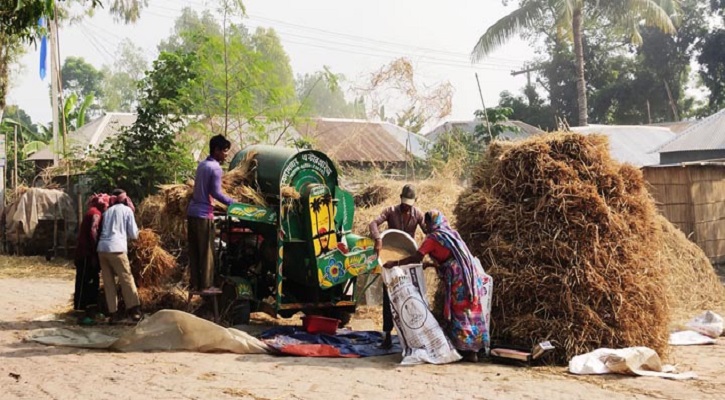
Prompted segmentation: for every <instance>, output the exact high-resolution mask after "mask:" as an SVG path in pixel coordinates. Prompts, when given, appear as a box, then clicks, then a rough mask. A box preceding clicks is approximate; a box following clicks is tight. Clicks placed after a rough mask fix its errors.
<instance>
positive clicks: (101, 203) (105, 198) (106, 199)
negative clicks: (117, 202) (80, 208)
mask: <svg viewBox="0 0 725 400" xmlns="http://www.w3.org/2000/svg"><path fill="white" fill-rule="evenodd" d="M110 202H111V196H109V195H107V194H105V193H95V194H93V195H92V196H91V197H90V198H88V207H94V208H97V209H98V210H100V211H101V212H103V211H106V209H107V208H108V207H109V205H110Z"/></svg>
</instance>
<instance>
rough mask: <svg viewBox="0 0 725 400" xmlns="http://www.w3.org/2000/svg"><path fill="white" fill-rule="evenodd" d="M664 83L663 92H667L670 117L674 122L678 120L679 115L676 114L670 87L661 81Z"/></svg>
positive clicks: (675, 105)
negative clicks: (670, 108)
mask: <svg viewBox="0 0 725 400" xmlns="http://www.w3.org/2000/svg"><path fill="white" fill-rule="evenodd" d="M663 82H664V83H665V90H666V91H667V97H668V98H669V99H670V107H672V116H673V117H674V118H675V122H677V121H679V120H680V115H679V113H678V112H677V103H675V99H674V98H672V91H671V90H670V85H669V84H667V81H663Z"/></svg>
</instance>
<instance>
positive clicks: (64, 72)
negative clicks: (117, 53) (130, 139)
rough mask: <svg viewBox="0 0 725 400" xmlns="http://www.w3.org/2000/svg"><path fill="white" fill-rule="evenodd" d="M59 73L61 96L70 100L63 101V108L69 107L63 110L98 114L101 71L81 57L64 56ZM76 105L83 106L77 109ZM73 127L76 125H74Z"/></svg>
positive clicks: (101, 80)
mask: <svg viewBox="0 0 725 400" xmlns="http://www.w3.org/2000/svg"><path fill="white" fill-rule="evenodd" d="M60 73H61V84H62V86H63V98H64V99H68V100H70V101H68V102H66V103H65V106H64V108H67V107H71V108H70V110H64V111H63V112H65V114H70V113H75V114H79V113H80V114H82V115H84V116H85V114H86V113H87V114H88V115H89V116H92V115H97V114H99V113H100V109H101V106H100V103H101V99H103V90H102V82H103V73H102V72H101V71H99V70H97V69H96V67H94V66H93V65H91V64H89V63H88V62H86V61H85V60H84V59H83V58H82V57H68V58H66V59H65V61H64V62H63V66H62V67H61V70H60ZM79 99H81V102H80V103H78V100H79ZM96 100H98V101H96ZM87 101H90V104H87ZM76 106H78V107H80V106H84V108H83V110H78V109H76ZM82 119H85V118H82ZM73 128H74V129H75V128H77V127H76V126H74V127H73Z"/></svg>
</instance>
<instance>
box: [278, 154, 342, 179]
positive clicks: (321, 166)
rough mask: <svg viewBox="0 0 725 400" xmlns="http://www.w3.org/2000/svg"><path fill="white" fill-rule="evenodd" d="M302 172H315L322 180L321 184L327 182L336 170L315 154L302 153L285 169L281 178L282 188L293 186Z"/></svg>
mask: <svg viewBox="0 0 725 400" xmlns="http://www.w3.org/2000/svg"><path fill="white" fill-rule="evenodd" d="M302 170H310V171H314V172H315V173H317V174H318V175H319V177H320V178H322V179H321V180H320V181H319V182H327V181H328V180H329V178H330V176H331V175H332V174H333V172H334V169H333V167H332V166H331V165H330V162H329V161H328V160H325V159H324V158H320V157H319V156H318V155H317V154H314V153H302V154H299V155H297V156H296V157H294V158H293V159H292V160H290V161H289V162H288V163H287V165H286V166H285V167H284V169H283V170H282V173H281V177H280V186H285V185H288V186H291V185H290V182H291V181H292V178H293V177H294V176H295V175H297V173H298V172H300V171H302Z"/></svg>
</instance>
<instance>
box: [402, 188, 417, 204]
mask: <svg viewBox="0 0 725 400" xmlns="http://www.w3.org/2000/svg"><path fill="white" fill-rule="evenodd" d="M400 202H401V203H403V204H407V205H409V206H412V205H413V204H415V188H414V187H413V185H411V184H407V185H405V186H403V191H402V192H401V193H400Z"/></svg>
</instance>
